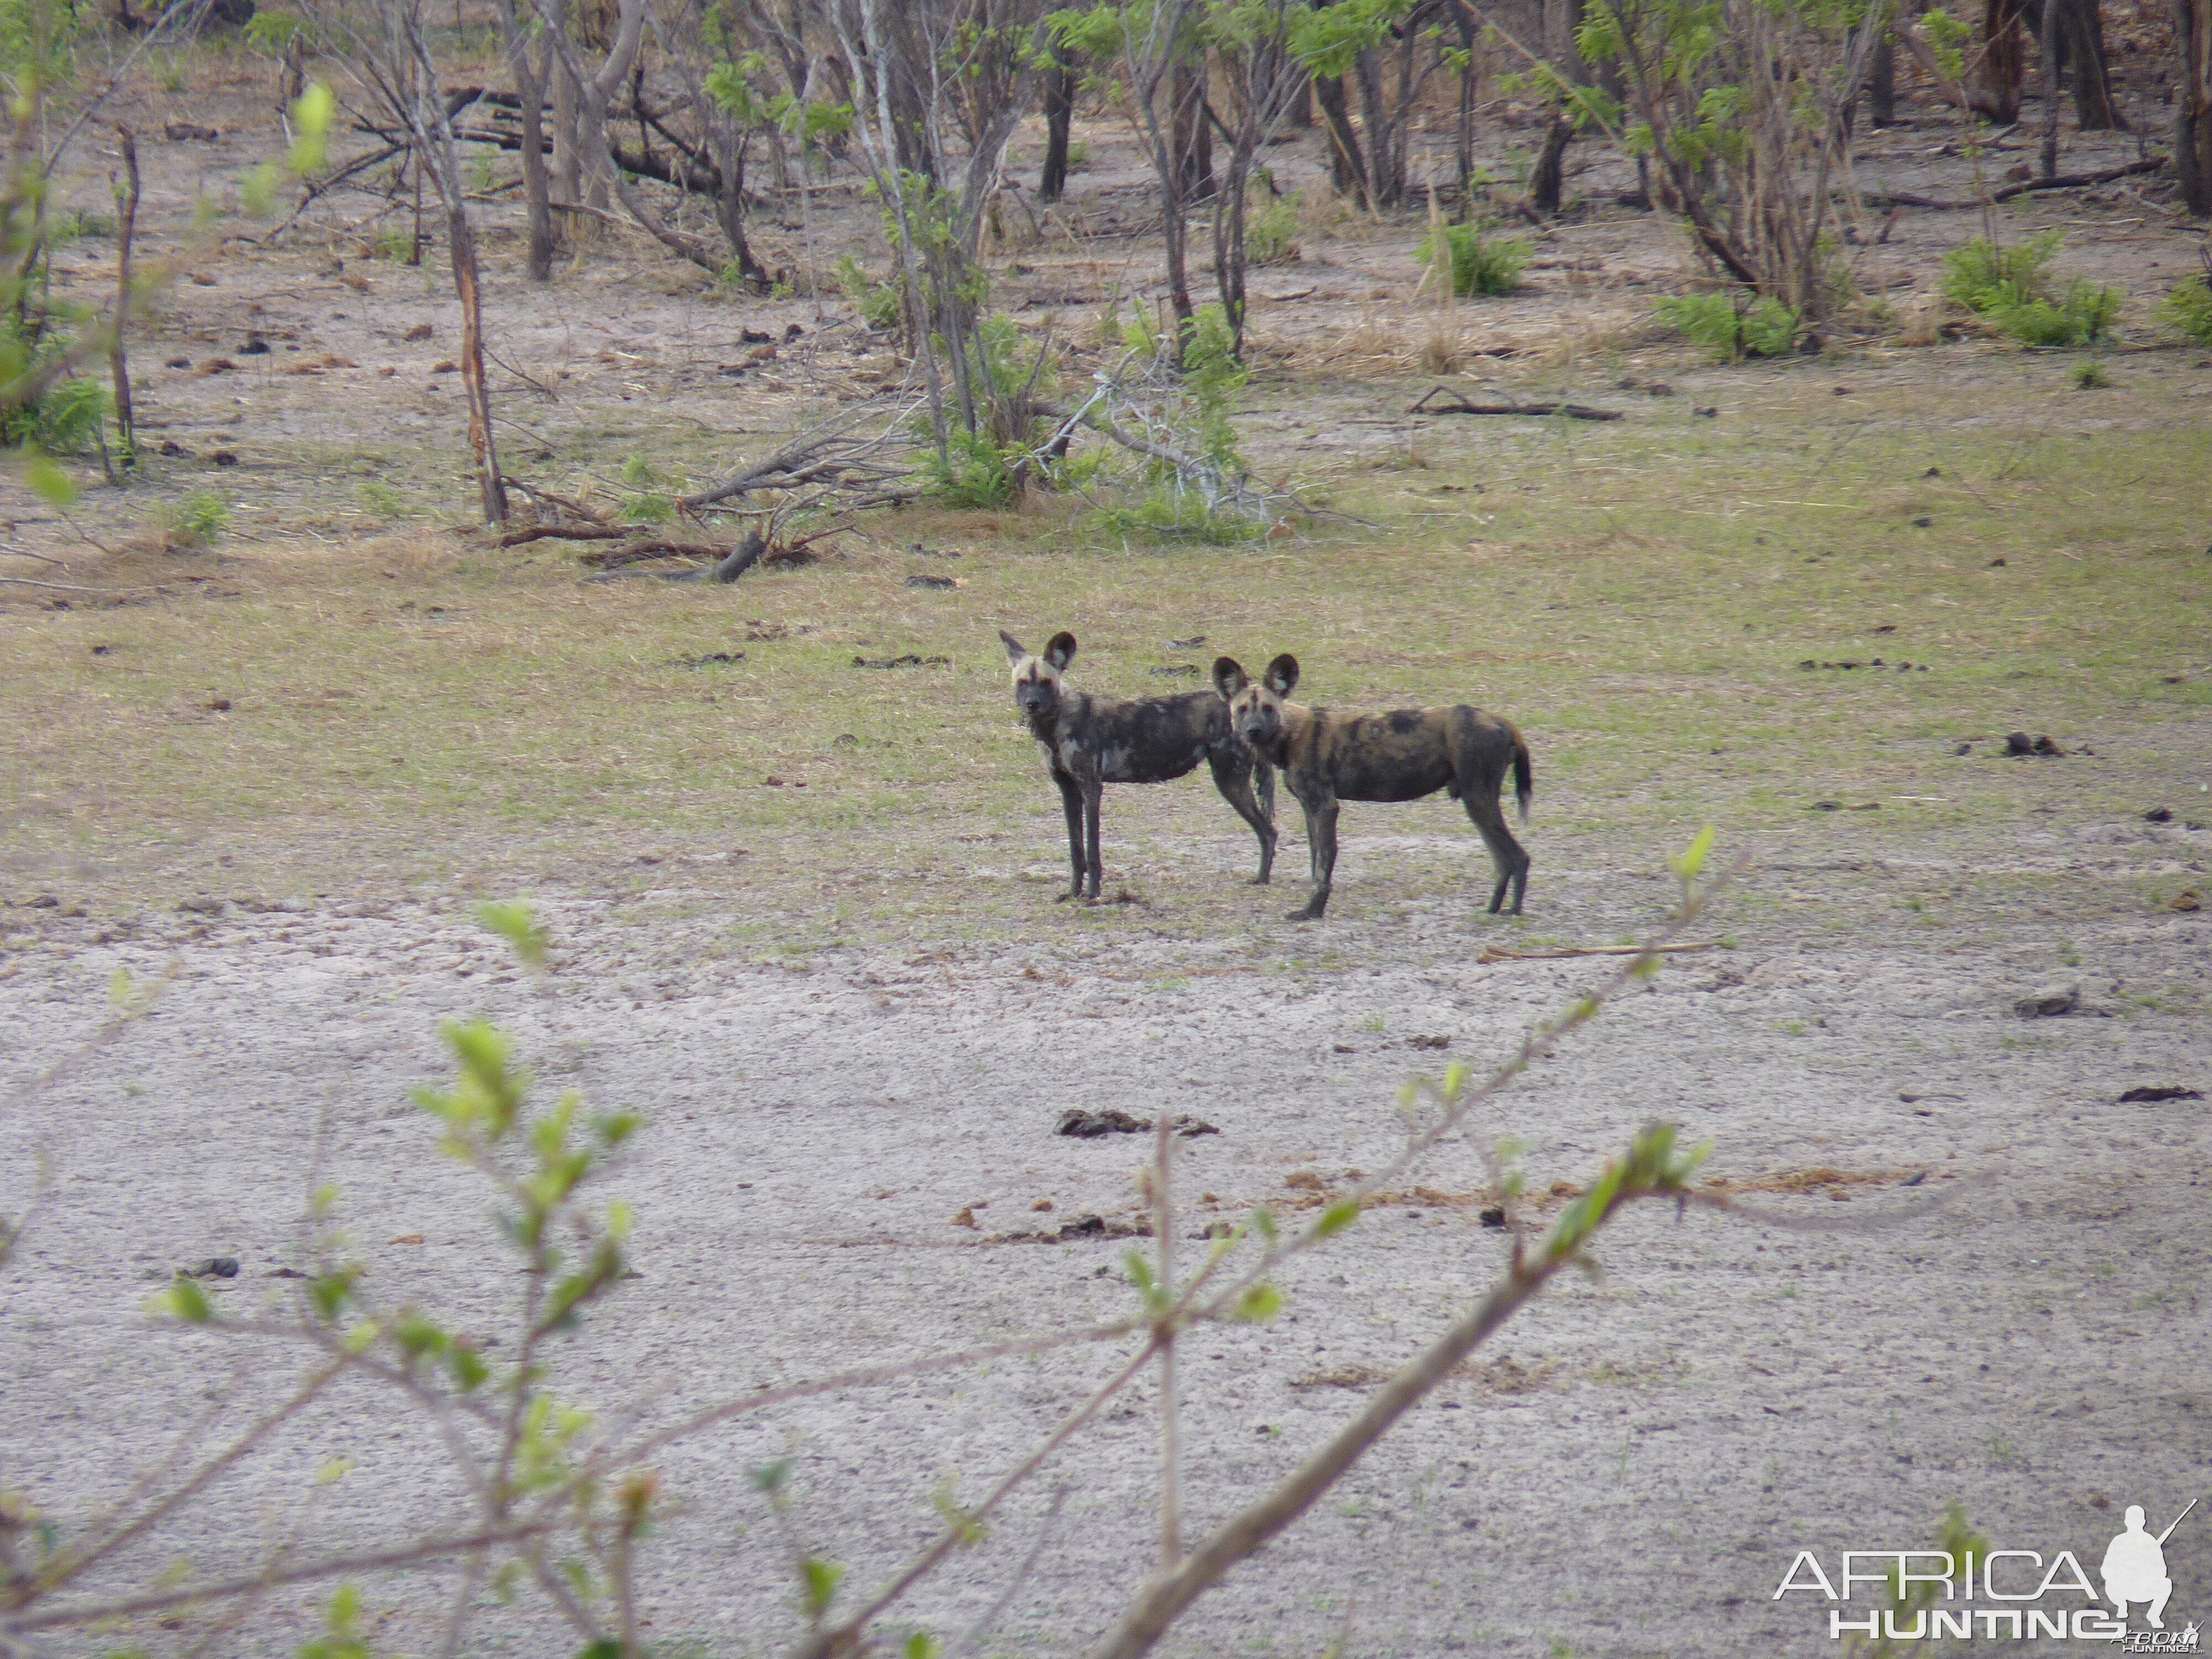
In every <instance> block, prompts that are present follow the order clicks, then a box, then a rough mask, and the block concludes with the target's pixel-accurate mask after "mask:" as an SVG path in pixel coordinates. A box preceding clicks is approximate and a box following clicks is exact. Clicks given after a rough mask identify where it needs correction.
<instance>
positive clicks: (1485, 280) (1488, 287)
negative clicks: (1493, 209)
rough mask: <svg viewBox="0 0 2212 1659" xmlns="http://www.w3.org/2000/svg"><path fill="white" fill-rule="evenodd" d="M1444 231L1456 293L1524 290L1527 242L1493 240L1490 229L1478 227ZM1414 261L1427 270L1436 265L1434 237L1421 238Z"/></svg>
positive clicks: (1453, 227)
mask: <svg viewBox="0 0 2212 1659" xmlns="http://www.w3.org/2000/svg"><path fill="white" fill-rule="evenodd" d="M1441 229H1442V232H1443V243H1444V252H1445V256H1446V257H1447V258H1449V263H1450V267H1451V285H1452V292H1453V293H1455V294H1460V295H1471V294H1510V293H1512V292H1513V290H1514V289H1516V288H1518V287H1520V286H1521V273H1522V271H1523V270H1526V269H1528V256H1529V247H1528V241H1527V240H1526V239H1525V238H1522V237H1517V236H1501V237H1493V236H1492V234H1490V230H1489V228H1488V227H1486V226H1484V225H1479V224H1467V225H1444V226H1443V227H1441ZM1413 258H1415V259H1416V260H1417V261H1419V263H1420V264H1421V265H1422V266H1423V267H1425V268H1426V267H1429V266H1431V265H1433V264H1436V263H1437V248H1436V238H1435V236H1434V235H1431V236H1426V237H1424V238H1422V240H1421V244H1420V246H1419V247H1417V248H1415V249H1414V250H1413Z"/></svg>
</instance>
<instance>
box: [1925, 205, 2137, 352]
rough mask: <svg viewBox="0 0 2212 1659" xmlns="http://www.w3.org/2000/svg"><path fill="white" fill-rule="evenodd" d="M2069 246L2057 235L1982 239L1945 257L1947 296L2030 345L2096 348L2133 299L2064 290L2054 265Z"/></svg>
mask: <svg viewBox="0 0 2212 1659" xmlns="http://www.w3.org/2000/svg"><path fill="white" fill-rule="evenodd" d="M2064 241H2065V234H2064V233H2063V232H2062V231H2057V230H2051V231H2046V232H2045V233H2044V234H2042V235H2040V236H2034V237H2031V238H2029V239H2028V240H2027V241H2025V242H2015V243H2014V244H2012V245H2011V246H2000V245H1999V244H1997V243H1996V242H1993V241H1991V240H1990V239H1989V238H1987V237H1985V236H1977V237H1975V238H1974V239H1973V240H1972V241H1970V242H1968V243H1967V244H1966V246H1964V247H1961V248H1954V249H1953V250H1952V251H1951V252H1949V253H1947V254H1945V255H1944V256H1943V295H1944V297H1945V298H1946V299H1948V300H1953V301H1957V302H1958V303H1959V304H1960V305H1962V306H1964V307H1966V309H1967V310H1969V311H1971V312H1973V313H1975V314H1976V315H1978V316H1982V317H1986V318H1987V319H1989V320H1990V322H1992V323H1994V324H1996V325H1997V326H1998V327H1999V328H2001V329H2002V330H2004V331H2005V332H2006V333H2008V334H2009V335H2011V336H2012V337H2014V338H2015V339H2016V340H2018V341H2020V342H2021V343H2022V344H2024V345H2033V346H2077V345H2088V344H2093V343H2095V342H2097V341H2099V340H2100V339H2103V338H2104V337H2106V335H2107V334H2109V333H2111V332H2112V323H2113V321H2114V319H2117V318H2118V316H2119V314H2120V308H2121V307H2122V306H2123V305H2124V304H2125V303H2126V301H2127V295H2125V294H2124V293H2123V292H2122V291H2121V290H2120V289H2117V288H2100V287H2098V286H2097V285H2096V284H2095V283H2089V282H2084V281H2081V280H2080V279H2078V278H2077V279H2076V280H2075V281H2074V282H2071V283H2068V284H2067V285H2066V286H2065V287H2064V288H2063V289H2061V288H2060V287H2058V285H2057V283H2056V282H2054V281H2053V280H2052V278H2051V273H2050V270H2049V266H2050V264H2051V260H2052V259H2054V258H2057V254H2058V250H2059V248H2060V246H2062V245H2063V242H2064ZM2076 384H2078V385H2082V386H2087V385H2088V384H2090V382H2087V381H2077V382H2076Z"/></svg>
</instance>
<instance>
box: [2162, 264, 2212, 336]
mask: <svg viewBox="0 0 2212 1659" xmlns="http://www.w3.org/2000/svg"><path fill="white" fill-rule="evenodd" d="M2158 319H2159V321H2160V322H2161V323H2164V324H2165V325H2166V326H2167V327H2168V328H2170V329H2172V330H2173V331H2175V332H2176V333H2179V334H2185V335H2186V336H2188V337H2190V338H2191V339H2192V340H2194V341H2196V342H2197V344H2199V345H2201V346H2212V276H2191V278H2190V279H2189V280H2188V281H2187V282H2185V283H2182V284H2181V285H2180V286H2179V288H2177V289H2174V290H2173V292H2172V293H2171V294H2169V295H2166V301H2165V303H2164V304H2162V305H2161V306H2160V307H2159V308H2158Z"/></svg>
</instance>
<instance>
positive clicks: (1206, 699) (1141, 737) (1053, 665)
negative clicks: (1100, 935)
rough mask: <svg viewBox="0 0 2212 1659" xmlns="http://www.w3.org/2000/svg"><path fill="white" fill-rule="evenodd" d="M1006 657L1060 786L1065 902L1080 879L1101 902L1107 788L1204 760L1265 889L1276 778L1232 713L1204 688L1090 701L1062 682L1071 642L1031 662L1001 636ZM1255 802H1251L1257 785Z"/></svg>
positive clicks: (1078, 889)
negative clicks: (1246, 837) (1249, 841)
mask: <svg viewBox="0 0 2212 1659" xmlns="http://www.w3.org/2000/svg"><path fill="white" fill-rule="evenodd" d="M999 637H1000V639H1001V640H1002V641H1005V642H1006V660H1007V661H1009V662H1011V663H1012V665H1013V666H1014V706H1015V708H1018V709H1019V710H1020V711H1021V714H1022V718H1023V720H1024V721H1026V722H1027V723H1028V726H1029V728H1030V736H1031V737H1033V738H1036V741H1037V747H1038V748H1039V749H1041V750H1043V751H1044V761H1045V766H1046V768H1047V769H1048V770H1049V771H1050V772H1051V773H1052V781H1054V783H1056V784H1058V785H1059V786H1060V805H1061V808H1062V809H1063V810H1064V811H1066V814H1067V862H1068V867H1069V870H1070V871H1071V872H1072V873H1071V875H1070V877H1069V878H1068V886H1067V896H1068V897H1070V898H1081V897H1082V896H1084V888H1085V884H1086V882H1087V883H1088V884H1089V887H1090V896H1091V897H1092V898H1097V896H1098V880H1099V875H1100V869H1099V862H1098V802H1099V797H1100V796H1101V794H1102V793H1103V786H1104V785H1106V784H1109V783H1164V782H1166V781H1168V780H1169V779H1170V778H1179V777H1181V776H1182V775H1183V774H1184V773H1186V772H1188V771H1189V770H1190V769H1192V768H1194V767H1195V766H1196V765H1197V764H1198V763H1199V762H1200V761H1201V760H1202V761H1204V762H1206V763H1207V765H1209V766H1210V767H1212V769H1213V787H1215V788H1217V789H1218V790H1219V791H1220V792H1221V799H1224V800H1225V801H1227V802H1228V803H1229V804H1230V805H1231V806H1233V807H1235V808H1236V809H1237V816H1238V817H1241V818H1243V820H1244V822H1245V823H1249V824H1250V825H1251V826H1252V833H1253V834H1254V835H1255V836H1258V837H1259V838H1260V873H1259V874H1258V875H1256V876H1255V877H1254V878H1253V881H1254V883H1255V884H1256V885H1260V886H1265V885H1266V884H1267V878H1268V875H1269V872H1272V871H1273V868H1274V865H1275V771H1274V769H1273V767H1271V766H1269V765H1268V764H1267V763H1266V762H1265V761H1262V760H1259V759H1256V758H1255V757H1254V755H1253V753H1252V751H1251V750H1249V749H1247V748H1246V747H1245V746H1244V745H1243V744H1242V743H1240V742H1238V741H1237V735H1236V733H1235V732H1232V731H1231V729H1230V721H1229V709H1228V708H1227V706H1226V705H1225V704H1224V703H1223V702H1222V701H1221V699H1220V698H1218V697H1217V696H1214V695H1213V694H1212V692H1210V691H1192V692H1188V693H1186V694H1184V695H1183V696H1179V697H1139V698H1133V699H1123V698H1119V697H1094V696H1091V694H1090V693H1088V692H1086V691H1075V690H1070V689H1069V688H1068V687H1067V686H1066V684H1064V683H1063V682H1062V680H1061V678H1060V676H1061V674H1062V673H1063V672H1064V671H1066V667H1067V665H1068V664H1069V663H1071V662H1073V660H1074V659H1075V635H1073V634H1055V635H1053V636H1052V641H1051V642H1050V643H1049V644H1048V645H1047V646H1046V647H1045V648H1044V655H1043V656H1042V657H1033V656H1031V655H1030V653H1029V652H1028V651H1027V650H1026V649H1025V648H1024V647H1023V645H1022V642H1021V641H1019V640H1017V639H1016V638H1014V637H1013V635H1011V634H1008V633H1006V632H1005V631H1004V630H1001V631H1000V635H999ZM1255 777H1256V781H1257V782H1258V784H1259V796H1258V799H1254V797H1253V784H1254V782H1255Z"/></svg>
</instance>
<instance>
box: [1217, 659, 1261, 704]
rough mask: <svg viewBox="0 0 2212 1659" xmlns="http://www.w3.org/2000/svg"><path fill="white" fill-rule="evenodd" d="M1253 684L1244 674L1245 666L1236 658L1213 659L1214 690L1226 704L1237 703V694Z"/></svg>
mask: <svg viewBox="0 0 2212 1659" xmlns="http://www.w3.org/2000/svg"><path fill="white" fill-rule="evenodd" d="M1249 684H1252V681H1251V678H1250V677H1249V676H1248V675H1247V674H1246V673H1245V672H1244V665H1243V664H1242V663H1240V662H1238V661H1237V659H1236V658H1234V657H1216V658H1215V659H1213V689H1214V690H1216V691H1218V692H1219V693H1220V694H1221V700H1222V701H1223V702H1235V701H1236V699H1237V693H1238V692H1239V691H1242V690H1243V689H1244V688H1245V687H1246V686H1248V685H1249Z"/></svg>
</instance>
